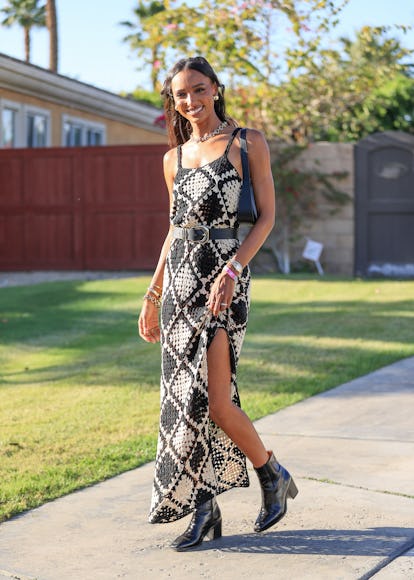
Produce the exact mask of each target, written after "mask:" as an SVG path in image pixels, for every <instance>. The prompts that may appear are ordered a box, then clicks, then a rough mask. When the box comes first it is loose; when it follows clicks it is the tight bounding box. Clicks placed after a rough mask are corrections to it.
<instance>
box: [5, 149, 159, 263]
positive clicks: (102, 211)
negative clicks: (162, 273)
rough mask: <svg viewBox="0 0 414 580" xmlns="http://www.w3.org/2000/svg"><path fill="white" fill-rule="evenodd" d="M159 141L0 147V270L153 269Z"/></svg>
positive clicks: (157, 202)
mask: <svg viewBox="0 0 414 580" xmlns="http://www.w3.org/2000/svg"><path fill="white" fill-rule="evenodd" d="M166 149H167V147H166V146H163V145H148V146H147V145H145V146H144V145H136V146H114V147H82V148H80V147H79V148H78V147H77V148H47V149H14V150H7V151H0V270H3V271H4V270H35V269H42V270H83V269H91V270H97V269H104V270H120V269H148V268H153V266H154V265H155V263H156V260H157V257H158V255H159V251H160V248H161V245H162V242H163V239H164V237H165V234H166V231H167V228H168V194H167V189H166V187H165V184H164V178H163V172H162V156H163V154H164V153H165V151H166Z"/></svg>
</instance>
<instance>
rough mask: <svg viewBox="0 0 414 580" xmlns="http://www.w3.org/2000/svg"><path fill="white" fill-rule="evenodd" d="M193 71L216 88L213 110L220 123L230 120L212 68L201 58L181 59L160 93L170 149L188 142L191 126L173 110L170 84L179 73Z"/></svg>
mask: <svg viewBox="0 0 414 580" xmlns="http://www.w3.org/2000/svg"><path fill="white" fill-rule="evenodd" d="M186 69H193V70H196V71H198V72H200V73H201V74H203V75H204V76H206V77H208V78H209V79H210V80H211V81H212V82H213V83H214V84H215V85H217V87H218V97H219V98H218V100H217V101H214V109H215V111H216V115H217V117H218V118H219V119H220V121H226V120H227V121H229V122H230V123H232V121H231V119H229V117H227V115H226V105H225V102H224V85H222V84H221V83H220V81H219V80H218V78H217V75H216V73H215V72H214V70H213V68H212V66H211V65H210V64H209V63H208V61H207V60H206V59H205V58H204V57H202V56H195V57H191V58H182V59H181V60H179V61H178V62H177V63H176V64H175V65H174V66H173V67H172V69H171V70H170V71H169V73H168V75H167V78H166V79H165V81H164V85H163V88H162V91H161V95H162V97H163V99H164V112H165V120H166V124H167V131H168V143H169V145H170V147H176V146H177V145H181V144H182V143H185V142H186V141H188V139H189V138H190V136H191V124H190V122H189V121H187V119H185V118H184V117H183V116H182V115H180V113H179V112H178V111H176V110H175V105H174V98H173V95H172V91H171V82H172V80H173V78H174V77H175V75H176V74H178V73H179V72H181V71H183V70H186Z"/></svg>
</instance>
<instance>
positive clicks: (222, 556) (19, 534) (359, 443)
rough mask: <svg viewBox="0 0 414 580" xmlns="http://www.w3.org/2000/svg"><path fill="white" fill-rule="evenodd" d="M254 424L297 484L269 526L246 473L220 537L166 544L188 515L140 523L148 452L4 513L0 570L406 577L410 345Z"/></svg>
mask: <svg viewBox="0 0 414 580" xmlns="http://www.w3.org/2000/svg"><path fill="white" fill-rule="evenodd" d="M256 425H257V428H258V430H259V432H260V433H261V434H262V436H263V437H264V439H265V441H266V443H267V444H268V445H269V447H271V448H273V449H274V450H275V451H276V453H277V456H278V458H279V460H280V461H281V463H283V464H284V465H286V467H287V468H288V469H289V470H290V471H291V472H292V474H293V475H294V477H295V480H296V483H297V485H298V487H299V495H298V496H297V498H296V499H295V500H294V501H290V502H289V512H288V514H287V516H286V517H285V518H284V519H283V520H282V521H281V522H280V523H279V524H278V525H277V526H275V527H274V528H272V529H271V530H269V531H268V532H265V533H263V534H255V533H254V532H252V525H253V521H254V520H255V518H256V515H257V511H258V507H259V503H260V501H259V495H260V492H259V488H258V484H257V481H256V478H255V475H254V473H251V483H252V485H251V487H250V488H248V489H240V490H234V491H231V492H228V493H226V494H223V495H222V496H221V497H220V506H221V508H222V512H223V519H224V529H223V533H224V536H223V538H221V539H220V540H217V541H212V542H209V541H205V542H204V543H203V544H202V545H201V547H200V548H199V549H197V550H195V551H192V552H186V553H176V552H174V551H172V550H171V549H169V547H168V546H169V543H170V541H171V540H172V539H173V538H175V536H176V535H178V534H179V533H181V531H182V530H183V529H184V528H185V526H186V525H187V521H188V520H187V519H185V520H181V521H179V522H175V523H173V524H169V525H149V524H147V522H146V515H147V511H148V505H149V501H150V491H151V480H152V472H153V464H149V465H146V466H144V467H142V468H140V469H136V470H134V471H130V472H128V473H125V474H123V475H120V476H119V477H115V478H113V479H111V480H109V481H107V482H104V483H102V484H99V485H96V486H94V487H91V488H88V489H85V490H83V491H80V492H78V493H74V494H71V495H68V496H66V497H64V498H62V499H59V500H56V501H54V502H51V503H49V504H46V505H44V506H43V507H41V508H39V509H36V510H33V511H31V512H28V513H26V514H24V515H22V516H20V517H17V518H15V519H13V520H11V521H9V522H6V523H4V524H2V525H1V526H0V579H1V580H5V579H7V580H10V578H18V579H21V580H33V579H35V578H36V579H37V580H115V579H117V578H123V579H128V580H146V579H155V580H163V579H167V578H168V579H171V578H172V579H177V580H178V579H188V580H189V579H191V580H194V579H205V580H209V579H220V580H238V579H247V578H248V579H249V580H256V579H279V578H289V579H292V580H303V579H315V580H323V579H327V580H345V579H348V578H349V579H357V578H358V579H366V578H375V579H376V580H394V579H400V578H401V579H414V357H413V358H410V359H406V360H403V361H401V362H399V363H396V364H394V365H391V366H389V367H386V368H383V369H380V370H379V371H376V372H374V373H372V374H370V375H367V376H364V377H361V378H359V379H357V380H355V381H352V382H350V383H347V384H346V385H342V386H340V387H338V388H336V389H333V390H331V391H329V392H327V393H324V394H322V395H319V396H316V397H313V398H312V399H308V400H307V401H304V402H302V403H299V404H297V405H293V406H292V407H289V408H287V409H284V410H283V411H280V412H279V413H275V414H274V415H271V416H268V417H265V418H264V419H261V420H260V421H258V422H257V424H256Z"/></svg>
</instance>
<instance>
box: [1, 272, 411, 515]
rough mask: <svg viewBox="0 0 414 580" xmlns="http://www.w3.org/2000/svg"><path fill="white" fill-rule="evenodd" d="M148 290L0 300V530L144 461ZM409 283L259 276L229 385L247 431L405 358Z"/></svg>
mask: <svg viewBox="0 0 414 580" xmlns="http://www.w3.org/2000/svg"><path fill="white" fill-rule="evenodd" d="M148 281H149V279H148V278H145V277H140V278H135V279H133V278H128V279H124V280H106V281H94V282H79V281H76V282H56V283H48V284H41V285H37V286H28V287H15V288H3V289H0V521H1V520H2V519H5V518H8V517H10V516H11V515H13V514H17V513H19V512H21V511H23V510H25V509H28V508H31V507H34V506H37V505H39V504H41V503H43V502H45V501H47V500H49V499H52V498H55V497H58V496H60V495H63V494H65V493H68V492H70V491H72V490H75V489H78V488H80V487H83V486H86V485H90V484H92V483H94V482H97V481H100V480H102V479H105V478H107V477H110V476H112V475H115V474H117V473H120V472H122V471H125V470H127V469H131V468H133V467H136V466H138V465H141V464H143V463H145V462H147V461H149V460H151V459H153V457H154V454H155V447H156V433H157V421H158V406H159V391H158V384H159V367H160V362H159V354H160V353H159V346H158V345H157V346H154V345H150V344H146V343H144V342H143V341H142V340H141V339H139V338H138V335H137V331H136V318H137V312H138V309H139V306H140V302H141V296H142V295H143V292H144V290H145V288H146V286H147V285H148ZM413 338H414V282H411V281H410V282H397V281H393V282H390V281H369V282H362V281H357V280H353V281H344V280H338V279H329V278H323V279H319V278H314V277H309V279H304V278H302V279H300V278H282V277H257V278H256V279H255V280H254V283H253V289H252V311H251V315H250V322H249V329H248V333H247V335H246V340H245V344H244V347H243V353H242V359H241V363H240V369H239V370H240V372H239V386H240V393H241V399H242V403H243V407H244V408H245V410H246V411H247V412H248V413H249V415H250V416H251V417H252V418H253V419H256V418H258V417H260V416H262V415H264V414H267V413H270V412H273V411H275V410H277V409H280V408H282V407H284V406H286V405H289V404H292V403H295V402H296V401H299V400H301V399H304V398H306V397H309V396H310V395H313V394H315V393H319V392H321V391H324V390H326V389H329V388H331V387H334V386H336V385H339V384H341V383H343V382H345V381H348V380H350V379H352V378H354V377H357V376H360V375H362V374H365V373H367V372H369V371H372V370H374V369H376V368H378V367H381V366H383V365H386V364H389V363H391V362H393V361H396V360H398V359H401V358H403V357H406V356H411V355H414V340H413Z"/></svg>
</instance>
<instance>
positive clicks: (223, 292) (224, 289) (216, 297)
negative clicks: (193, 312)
mask: <svg viewBox="0 0 414 580" xmlns="http://www.w3.org/2000/svg"><path fill="white" fill-rule="evenodd" d="M235 286H236V283H235V281H234V280H232V279H231V278H230V276H228V275H227V274H225V273H224V272H221V273H220V274H219V275H218V276H217V278H216V279H215V280H214V282H213V285H212V287H211V290H210V296H209V297H208V300H207V308H209V309H210V310H211V312H212V313H213V315H214V316H218V314H219V313H220V312H222V311H223V310H226V309H227V308H229V306H230V304H231V301H232V300H233V294H234V288H235Z"/></svg>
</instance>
